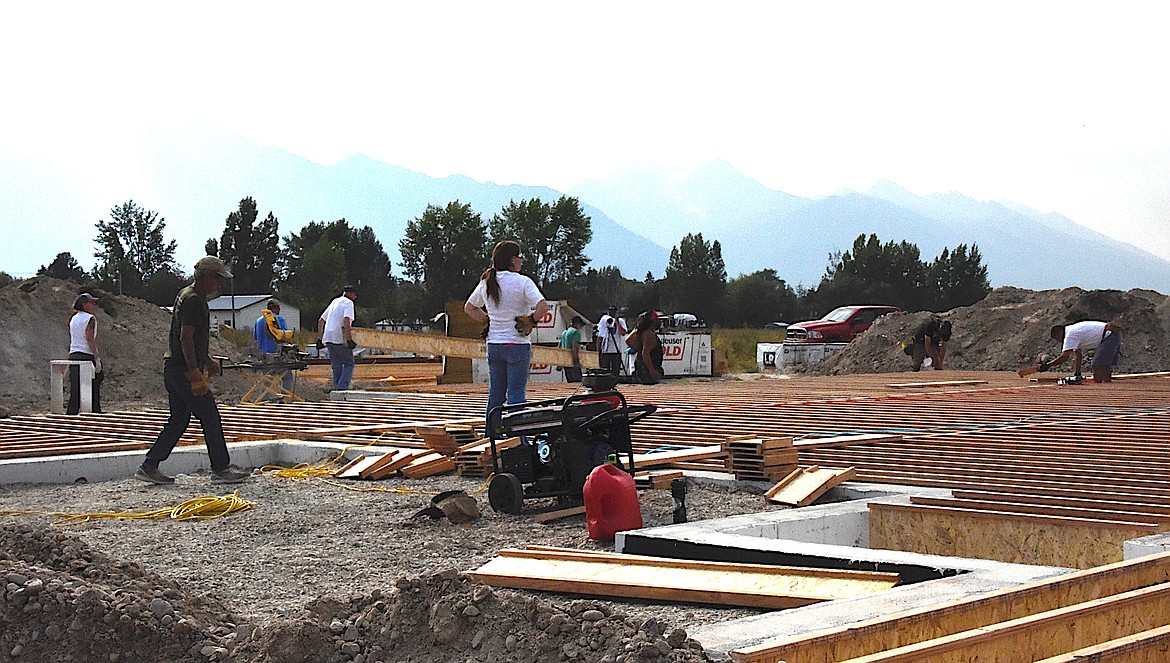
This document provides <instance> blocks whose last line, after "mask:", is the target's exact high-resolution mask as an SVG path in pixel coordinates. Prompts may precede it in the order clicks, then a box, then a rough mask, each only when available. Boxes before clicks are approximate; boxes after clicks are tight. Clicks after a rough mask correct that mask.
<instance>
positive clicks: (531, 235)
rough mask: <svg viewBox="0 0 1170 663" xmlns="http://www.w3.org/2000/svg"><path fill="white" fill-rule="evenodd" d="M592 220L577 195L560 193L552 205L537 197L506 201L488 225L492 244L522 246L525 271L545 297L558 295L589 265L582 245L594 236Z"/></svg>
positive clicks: (562, 295) (563, 294)
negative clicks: (501, 243)
mask: <svg viewBox="0 0 1170 663" xmlns="http://www.w3.org/2000/svg"><path fill="white" fill-rule="evenodd" d="M592 223H593V222H592V219H590V218H589V217H588V216H586V215H585V213H584V212H583V211H582V210H581V205H580V203H579V202H578V201H577V199H576V198H570V197H567V196H561V198H560V199H559V200H557V201H556V202H555V203H553V204H551V205H548V204H545V203H543V202H541V200H540V199H539V198H532V199H530V200H523V201H520V202H519V203H517V202H516V201H514V200H513V201H509V203H508V205H506V206H505V207H504V208H503V209H502V210H500V213H499V214H496V215H495V216H493V217H492V220H491V222H490V224H489V226H490V229H491V238H492V239H491V243H492V244H494V243H496V242H499V241H501V240H505V239H511V240H515V241H517V242H519V243H520V245H521V246H522V247H524V255H525V261H524V271H525V272H526V273H528V274H530V275H532V278H533V280H535V281H536V284H537V285H538V286H540V288H541V291H542V292H543V293H544V294H545V296H547V297H550V298H560V297H564V296H565V295H566V294H567V290H568V283H569V282H570V281H571V280H573V279H576V278H578V277H580V276H582V275H583V274H584V272H585V266H586V265H588V264H589V259H588V258H587V257H585V246H586V245H587V244H588V243H589V241H590V240H591V239H593V226H592Z"/></svg>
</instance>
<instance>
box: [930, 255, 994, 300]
mask: <svg viewBox="0 0 1170 663" xmlns="http://www.w3.org/2000/svg"><path fill="white" fill-rule="evenodd" d="M926 283H927V287H928V288H929V289H930V290H931V294H932V302H931V308H932V309H933V310H935V311H949V310H951V309H953V308H956V307H958V306H970V305H972V304H974V303H976V302H979V301H981V300H982V299H983V298H984V297H986V296H987V295H988V293H990V292H991V284H990V283H989V282H988V280H987V267H986V266H984V265H983V256H982V254H980V252H979V246H978V245H974V244H973V245H972V246H971V248H970V250H968V249H967V245H966V244H960V245H958V246H957V247H955V250H954V251H950V250H948V249H947V248H945V247H944V248H943V250H942V253H940V254H939V256H938V257H937V258H935V259H934V262H932V263H931V264H930V265H929V266H928V267H927V268H926Z"/></svg>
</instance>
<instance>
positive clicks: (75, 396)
mask: <svg viewBox="0 0 1170 663" xmlns="http://www.w3.org/2000/svg"><path fill="white" fill-rule="evenodd" d="M97 301H98V299H97V297H94V296H93V295H91V294H89V293H88V292H83V293H81V294H80V295H78V296H77V300H76V301H74V302H73V309H74V310H75V311H77V312H76V313H74V314H73V317H72V318H71V319H70V320H69V359H70V361H89V362H92V363H93V368H94V376H93V400H92V403H93V411H94V412H101V411H102V388H101V387H102V380H103V379H104V378H105V373H103V372H102V362H101V360H100V359H99V358H98V342H97V318H96V317H94V311H96V310H97ZM80 410H81V371H80V370H79V369H78V368H77V367H76V366H70V367H69V404H68V405H67V406H66V408H65V414H77V413H78V412H79V411H80Z"/></svg>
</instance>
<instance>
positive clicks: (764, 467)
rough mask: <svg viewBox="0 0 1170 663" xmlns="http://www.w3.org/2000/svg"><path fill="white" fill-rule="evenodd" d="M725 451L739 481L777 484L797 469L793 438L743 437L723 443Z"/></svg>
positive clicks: (728, 466)
mask: <svg viewBox="0 0 1170 663" xmlns="http://www.w3.org/2000/svg"><path fill="white" fill-rule="evenodd" d="M723 450H724V451H726V452H727V469H728V471H730V472H731V473H732V474H734V475H735V478H736V480H737V481H777V480H779V479H780V478H782V477H785V476H788V475H789V474H790V473H791V472H792V471H793V470H795V469H796V468H797V465H796V463H797V452H796V447H794V446H792V438H791V437H757V436H754V435H741V436H737V437H732V438H729V439H727V440H726V441H724V442H723Z"/></svg>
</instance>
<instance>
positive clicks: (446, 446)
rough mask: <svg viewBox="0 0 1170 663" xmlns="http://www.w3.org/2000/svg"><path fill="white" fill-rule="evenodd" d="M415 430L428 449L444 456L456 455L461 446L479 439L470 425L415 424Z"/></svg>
mask: <svg viewBox="0 0 1170 663" xmlns="http://www.w3.org/2000/svg"><path fill="white" fill-rule="evenodd" d="M414 432H415V433H416V434H417V435H418V436H419V437H421V438H422V441H423V444H425V445H426V447H427V448H428V449H431V450H433V451H437V452H439V453H441V454H443V455H444V456H454V455H455V454H456V453H457V452H458V451H459V447H460V446H462V445H465V444H469V443H474V442H475V441H476V440H477V439H478V437H477V436H476V434H475V430H474V429H473V428H471V427H470V426H415V428H414Z"/></svg>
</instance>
